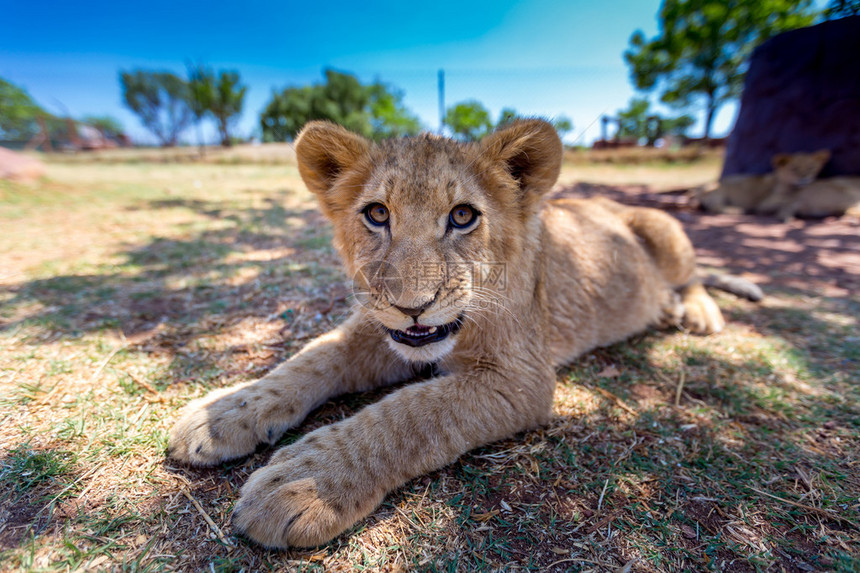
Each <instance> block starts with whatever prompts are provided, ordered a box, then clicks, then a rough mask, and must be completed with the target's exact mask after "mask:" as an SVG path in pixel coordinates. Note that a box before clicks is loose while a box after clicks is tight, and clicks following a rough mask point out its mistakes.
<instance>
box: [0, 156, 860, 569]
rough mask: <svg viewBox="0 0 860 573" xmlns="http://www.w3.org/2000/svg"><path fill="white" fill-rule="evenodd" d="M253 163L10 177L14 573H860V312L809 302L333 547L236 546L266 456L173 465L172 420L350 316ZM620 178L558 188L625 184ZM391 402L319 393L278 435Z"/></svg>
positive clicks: (604, 365) (511, 446)
mask: <svg viewBox="0 0 860 573" xmlns="http://www.w3.org/2000/svg"><path fill="white" fill-rule="evenodd" d="M265 163H266V162H265V161H260V162H257V163H256V164H244V163H241V164H236V165H232V164H228V165H223V164H218V162H214V164H199V163H194V164H184V163H182V164H180V163H175V162H166V163H162V162H161V161H160V160H159V161H158V162H150V161H145V160H143V159H141V158H134V162H133V163H123V162H115V163H114V162H108V161H102V162H100V163H92V162H87V161H84V160H82V159H80V158H76V159H75V160H74V161H73V162H70V161H62V162H52V163H51V164H50V165H49V172H48V175H49V177H48V179H47V180H45V181H42V182H41V183H39V184H36V185H33V186H23V185H11V184H5V183H0V228H2V230H3V232H2V233H0V259H2V262H3V264H2V268H0V445H2V453H0V569H2V570H75V569H86V570H96V569H99V570H103V569H116V570H134V571H139V570H161V569H166V570H175V569H180V570H202V569H209V570H219V571H239V570H245V571H255V570H261V569H278V570H297V571H298V570H309V569H318V570H335V571H338V570H340V571H353V570H372V571H377V570H384V571H398V570H413V569H415V570H428V571H436V570H446V571H462V570H500V569H512V570H513V569H535V570H552V571H580V570H582V571H587V570H594V571H604V570H615V569H619V568H624V567H626V570H629V571H676V570H708V569H712V570H730V571H747V570H771V569H773V570H787V571H801V570H802V571H808V570H841V571H852V570H857V569H858V568H860V529H858V527H860V526H858V524H860V456H858V453H860V384H858V381H860V377H858V365H860V337H858V330H860V329H858V324H857V316H858V315H860V299H858V297H857V296H856V295H855V296H852V297H847V298H823V297H817V296H815V295H814V293H809V292H807V293H803V292H798V291H792V292H787V291H786V292H773V293H771V296H770V297H769V298H768V299H766V301H765V302H764V303H763V304H761V305H753V304H751V303H746V302H742V301H737V300H734V299H730V298H727V297H721V298H720V303H721V305H722V306H723V307H724V308H725V309H726V311H727V315H728V317H729V319H730V320H731V324H730V326H729V328H728V329H727V330H726V331H725V332H724V333H721V334H719V335H716V336H711V337H707V338H701V337H693V336H688V335H686V334H684V333H654V334H649V335H646V336H641V337H638V338H636V339H634V340H632V341H630V342H628V343H625V344H620V345H617V346H614V347H611V348H607V349H600V350H597V351H595V352H593V353H591V354H589V355H587V356H585V357H583V358H582V359H581V360H580V361H578V362H577V363H576V364H575V365H573V366H571V367H570V368H568V369H565V370H564V371H562V372H560V373H559V384H558V388H557V393H556V401H555V417H554V419H553V421H552V423H551V424H550V425H549V426H548V427H546V428H543V429H541V430H537V431H533V432H528V433H524V434H520V435H518V436H515V437H514V438H511V439H509V440H505V441H503V442H500V443H496V444H492V445H489V446H486V447H483V448H480V449H478V450H476V451H473V452H471V453H469V454H467V455H465V456H463V457H462V458H461V459H460V460H459V461H458V462H456V463H455V464H453V465H451V466H449V467H446V468H443V469H442V470H439V471H437V472H434V473H433V474H430V475H428V476H425V477H422V478H418V479H415V480H413V481H411V482H409V483H408V484H406V485H405V486H403V487H402V488H400V489H399V490H397V491H396V492H394V493H393V494H392V495H390V496H389V497H388V498H387V499H386V501H385V502H384V503H383V505H382V506H381V507H380V508H379V509H378V510H377V511H376V512H374V514H373V515H372V516H371V517H369V518H368V519H366V520H363V521H362V522H360V523H359V524H358V525H356V526H355V527H354V528H353V529H352V530H351V531H349V532H348V533H347V534H344V535H342V536H340V537H338V538H337V539H335V540H334V541H333V542H331V543H330V544H328V545H326V546H324V547H322V548H318V549H315V550H296V551H286V552H272V551H265V550H262V549H260V548H258V547H255V546H253V545H250V544H248V543H247V542H246V541H244V540H242V539H237V538H235V537H233V536H232V531H231V529H230V526H229V520H228V517H229V514H230V510H231V508H232V505H233V503H234V502H235V500H236V495H237V492H238V489H239V487H240V486H241V484H242V483H243V482H244V480H245V479H246V477H247V476H248V475H249V474H250V473H251V472H252V471H253V470H254V469H255V468H258V467H260V466H261V465H263V464H264V463H265V461H266V459H267V458H268V456H269V455H270V453H271V450H270V449H264V448H261V449H260V450H259V451H258V452H257V453H256V454H255V455H253V456H251V457H249V458H247V459H244V460H240V461H238V462H235V463H231V464H224V465H222V466H220V467H218V468H215V469H211V470H193V469H189V468H185V467H178V466H176V465H175V464H173V463H171V462H169V461H166V460H165V458H164V448H165V443H166V436H167V431H168V429H169V427H170V425H171V422H172V420H174V419H175V414H176V410H177V409H178V408H179V407H181V406H182V405H183V404H184V403H186V402H187V401H188V400H189V399H190V398H192V397H195V396H199V395H202V394H203V393H205V392H206V391H207V390H208V389H210V388H213V387H218V386H222V385H227V384H232V383H235V382H238V381H243V380H248V379H253V378H256V377H259V376H260V375H261V374H263V373H264V372H266V371H267V370H268V369H270V368H271V367H272V366H273V365H274V364H276V363H277V362H279V361H281V360H283V359H285V358H287V357H288V356H290V355H291V354H292V353H294V352H295V351H296V350H297V349H298V348H300V347H301V346H302V345H303V344H304V343H305V342H306V340H307V339H308V338H310V337H312V336H314V335H315V334H317V333H320V332H322V331H325V330H326V329H328V328H330V327H331V325H332V324H334V323H336V322H337V321H338V320H340V319H341V318H342V316H343V313H344V312H345V311H346V309H347V307H348V303H349V301H348V300H347V297H346V294H347V292H348V290H347V284H346V277H344V276H343V274H342V272H341V271H340V269H339V266H338V264H337V260H336V257H335V255H334V253H333V252H332V250H331V248H330V247H329V246H328V239H329V235H330V230H329V227H328V226H327V225H326V224H325V223H324V222H323V221H322V220H321V219H320V216H319V214H318V212H317V210H316V208H315V206H314V204H313V201H312V200H311V197H310V196H309V195H308V193H307V192H306V191H305V190H304V188H303V186H302V185H301V183H300V182H299V180H298V178H297V174H296V169H295V166H294V165H292V164H291V163H287V164H283V165H266V164H265ZM613 169H614V168H607V167H605V166H597V167H595V166H590V165H577V166H574V167H573V168H572V169H566V170H565V177H566V178H567V179H566V180H568V181H569V180H572V179H574V178H580V179H585V180H588V181H598V179H597V177H598V175H599V176H602V177H604V178H610V179H611V178H612V177H619V178H623V177H629V176H630V174H631V171H630V170H631V169H633V168H619V169H614V170H613ZM635 169H636V171H635V177H637V178H638V179H637V180H636V181H635V182H639V183H649V182H650V183H654V182H656V183H657V184H658V185H659V184H662V182H669V181H691V180H694V179H695V178H704V177H711V175H709V173H712V172H715V168H714V167H713V165H712V164H710V163H707V162H705V163H704V164H692V165H690V166H680V167H666V166H650V167H648V166H646V167H642V166H639V167H636V168H635ZM380 395H381V393H377V394H374V395H370V396H367V395H362V396H346V397H343V398H339V399H336V400H332V401H330V402H329V403H327V404H325V405H324V406H322V407H321V408H320V409H319V410H317V411H316V412H314V413H313V414H312V415H311V416H310V418H309V419H308V421H307V422H306V423H305V424H304V425H302V426H301V427H299V428H298V429H296V430H295V431H293V432H290V433H289V434H288V435H287V436H286V437H285V438H284V440H283V442H287V441H290V440H293V439H295V438H296V436H299V435H302V434H303V433H305V432H307V431H308V430H310V429H312V428H315V427H318V426H320V425H322V424H326V423H329V422H332V421H335V420H338V419H340V418H341V417H343V416H346V415H349V414H350V413H352V412H355V411H356V410H357V409H358V408H360V407H361V406H362V405H364V404H367V403H369V402H370V401H373V400H375V399H378V397H379V396H380Z"/></svg>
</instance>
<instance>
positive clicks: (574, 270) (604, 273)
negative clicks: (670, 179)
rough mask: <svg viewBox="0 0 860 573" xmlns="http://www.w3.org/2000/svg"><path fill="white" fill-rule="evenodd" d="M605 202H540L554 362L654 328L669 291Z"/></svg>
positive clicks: (619, 212)
mask: <svg viewBox="0 0 860 573" xmlns="http://www.w3.org/2000/svg"><path fill="white" fill-rule="evenodd" d="M626 209H628V208H627V207H624V206H622V205H620V204H618V203H615V202H613V201H609V200H607V199H601V198H597V199H560V200H556V201H550V202H548V203H547V205H546V207H545V208H544V212H543V222H544V274H545V284H546V285H547V291H546V292H547V300H548V307H549V322H550V324H549V338H550V346H551V349H552V352H553V356H554V357H555V361H556V364H564V363H567V362H570V361H571V360H573V359H574V358H576V357H577V356H579V355H581V354H582V353H584V352H587V351H588V350H590V349H592V348H595V347H597V346H605V345H608V344H612V343H614V342H618V341H620V340H623V339H625V338H627V337H629V336H631V335H633V334H635V333H637V332H641V331H643V330H645V329H646V328H647V327H648V326H650V325H652V324H654V323H656V322H657V321H658V320H659V319H660V317H661V313H662V309H663V306H664V305H665V304H666V303H667V300H668V298H667V297H669V296H671V295H672V288H671V286H670V285H669V284H668V282H667V281H666V279H665V278H664V277H663V275H662V274H661V273H660V271H659V269H658V268H657V265H656V264H655V262H654V260H653V259H652V258H651V256H650V255H649V254H648V253H647V251H646V250H645V248H643V246H642V243H641V241H640V239H639V238H638V237H637V236H636V235H635V234H634V233H633V231H631V229H630V227H628V226H627V224H626V223H625V221H624V218H623V213H624V211H625V210H626Z"/></svg>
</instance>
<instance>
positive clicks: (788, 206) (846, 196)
mask: <svg viewBox="0 0 860 573" xmlns="http://www.w3.org/2000/svg"><path fill="white" fill-rule="evenodd" d="M758 211H759V212H761V213H775V214H776V216H777V217H779V218H781V219H783V220H788V219H792V218H794V217H830V216H832V215H836V216H839V215H845V214H848V215H854V216H858V215H860V177H829V178H827V179H817V180H815V181H813V182H812V183H810V184H809V185H804V186H802V187H800V188H797V189H792V190H791V191H790V192H788V193H774V194H773V195H772V196H771V197H768V198H767V199H766V200H765V201H764V202H763V203H762V204H761V205H760V206H759V209H758Z"/></svg>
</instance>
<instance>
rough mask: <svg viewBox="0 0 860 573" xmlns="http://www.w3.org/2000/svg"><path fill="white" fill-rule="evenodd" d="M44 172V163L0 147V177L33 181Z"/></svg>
mask: <svg viewBox="0 0 860 573" xmlns="http://www.w3.org/2000/svg"><path fill="white" fill-rule="evenodd" d="M44 174H45V165H44V164H43V163H42V162H41V161H39V160H38V159H34V158H32V157H28V156H26V155H24V154H23V153H18V152H16V151H12V150H11V149H6V148H5V147H0V179H11V180H12V181H35V180H36V179H38V178H39V177H41V176H42V175H44Z"/></svg>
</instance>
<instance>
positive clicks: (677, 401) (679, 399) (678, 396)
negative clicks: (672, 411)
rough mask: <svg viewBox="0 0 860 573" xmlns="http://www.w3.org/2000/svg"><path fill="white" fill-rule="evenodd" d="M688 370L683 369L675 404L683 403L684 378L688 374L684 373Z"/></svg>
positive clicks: (676, 391) (676, 390)
mask: <svg viewBox="0 0 860 573" xmlns="http://www.w3.org/2000/svg"><path fill="white" fill-rule="evenodd" d="M685 372H686V371H685V370H683V369H682V370H681V377H680V378H679V379H678V387H677V388H676V389H675V405H676V406H680V405H681V393H682V392H683V391H684V379H685V378H686V376H685V375H684V373H685Z"/></svg>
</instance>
